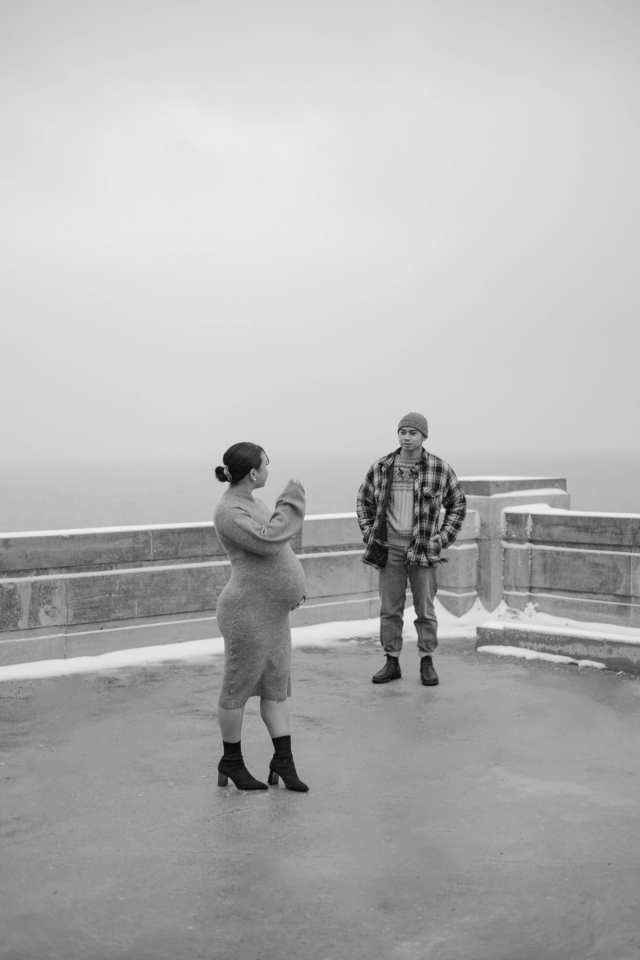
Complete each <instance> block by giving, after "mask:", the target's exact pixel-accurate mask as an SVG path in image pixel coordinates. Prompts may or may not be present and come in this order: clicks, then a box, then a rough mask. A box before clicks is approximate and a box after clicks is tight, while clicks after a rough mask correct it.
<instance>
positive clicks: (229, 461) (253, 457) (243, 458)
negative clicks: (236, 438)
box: [216, 442, 268, 483]
mask: <svg viewBox="0 0 640 960" xmlns="http://www.w3.org/2000/svg"><path fill="white" fill-rule="evenodd" d="M263 454H264V450H263V449H262V447H259V446H258V444H257V443H248V442H245V443H234V444H233V446H232V447H229V449H228V450H227V451H226V452H225V455H224V456H223V458H222V462H223V464H224V466H223V467H216V477H217V478H218V480H219V481H220V483H227V482H228V483H240V481H241V480H244V478H245V477H246V475H247V474H248V473H249V471H250V470H259V469H260V467H261V466H262V455H263ZM267 462H268V461H267Z"/></svg>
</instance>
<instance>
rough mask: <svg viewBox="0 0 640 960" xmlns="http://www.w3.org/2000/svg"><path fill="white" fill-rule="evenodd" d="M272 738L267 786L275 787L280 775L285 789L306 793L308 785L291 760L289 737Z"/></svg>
mask: <svg viewBox="0 0 640 960" xmlns="http://www.w3.org/2000/svg"><path fill="white" fill-rule="evenodd" d="M272 739H273V746H274V750H275V753H274V755H273V757H272V758H271V762H270V763H269V777H268V779H267V782H268V784H269V786H270V787H277V786H278V782H279V780H280V777H282V782H283V783H284V785H285V787H286V788H287V790H295V791H297V792H298V793H307V792H308V790H309V787H308V786H307V785H306V783H303V782H302V780H301V779H300V777H299V776H298V774H297V771H296V765H295V763H294V762H293V754H292V753H291V737H290V736H286V737H273V738H272Z"/></svg>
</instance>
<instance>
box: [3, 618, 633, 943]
mask: <svg viewBox="0 0 640 960" xmlns="http://www.w3.org/2000/svg"><path fill="white" fill-rule="evenodd" d="M381 662H382V660H381V655H380V649H379V646H378V645H377V644H376V643H374V642H372V641H367V642H360V643H357V644H344V645H341V646H339V647H336V648H332V649H326V648H308V649H296V650H294V664H293V697H294V700H293V704H294V715H295V720H294V731H295V732H294V748H295V756H296V760H297V762H298V767H299V771H300V774H301V776H302V777H303V779H305V780H306V781H307V782H308V783H309V784H310V787H311V792H310V793H309V794H307V795H298V794H293V793H289V792H288V791H286V790H284V789H282V787H280V788H275V789H274V788H271V789H269V791H268V793H258V794H247V793H240V792H238V791H237V790H235V788H233V787H229V788H226V789H220V788H218V787H217V786H216V778H215V764H216V762H217V759H218V756H219V735H218V730H217V724H216V720H215V704H216V698H217V691H218V688H219V682H220V673H221V668H222V658H221V657H213V658H211V659H209V660H208V661H207V662H202V663H168V664H162V665H155V666H147V667H143V668H140V667H139V668H129V669H126V670H125V669H123V670H118V671H116V672H112V673H96V674H92V675H87V676H79V677H73V678H58V679H51V680H41V681H21V682H13V683H4V684H2V686H1V687H0V716H1V718H2V720H4V721H5V722H4V723H3V730H4V733H3V740H2V745H1V749H0V753H1V754H2V755H1V756H0V762H1V763H2V766H0V776H1V777H2V779H3V812H2V834H1V836H2V839H1V847H0V850H1V858H2V866H3V869H2V880H1V886H0V927H1V928H2V931H3V937H2V943H1V944H0V957H2V958H5V960H35V958H46V960H121V958H134V960H196V958H207V960H214V958H215V960H282V958H284V957H291V958H296V960H298V958H300V960H472V958H473V960H565V958H566V960H577V958H580V960H612V958H622V957H625V958H626V957H630V956H635V955H636V953H637V952H638V949H639V947H638V944H640V940H638V935H637V929H638V925H637V889H638V882H639V880H640V830H639V829H638V827H639V825H640V824H639V821H640V814H639V812H638V802H637V798H638V775H637V770H638V768H639V766H640V764H639V760H640V756H639V754H640V745H639V741H638V736H637V721H638V713H639V712H640V682H639V681H638V680H637V679H635V678H632V677H629V676H619V675H616V674H614V673H611V672H609V671H591V670H581V671H578V670H577V669H575V668H569V667H554V666H552V665H551V664H547V663H541V662H533V663H531V662H526V663H525V662H522V661H517V662H516V661H512V660H507V659H504V660H503V659H502V658H500V659H496V658H487V657H484V656H483V655H482V654H477V653H476V652H475V651H474V649H473V637H472V636H471V635H470V636H469V638H468V639H465V640H456V641H453V640H448V641H445V642H443V644H442V645H441V648H440V651H439V653H438V657H437V666H438V669H439V673H440V676H441V685H440V686H439V687H436V688H425V687H422V686H420V683H419V679H418V674H417V656H416V650H415V644H407V645H406V648H405V651H404V653H403V659H402V666H403V672H404V675H403V678H402V680H401V681H398V682H395V683H392V684H388V685H387V686H383V687H376V686H374V685H373V684H371V682H370V678H371V675H372V673H373V672H374V671H375V670H376V669H377V668H378V667H379V666H380V665H381ZM243 744H244V752H245V757H246V759H247V763H248V766H249V768H250V769H251V770H252V772H254V773H255V775H257V776H263V777H264V776H265V775H266V772H267V764H268V760H269V757H270V742H269V740H268V737H267V734H266V731H265V729H264V727H263V726H262V723H261V721H260V720H259V717H258V715H257V701H255V700H253V701H250V707H249V709H248V711H247V717H246V721H245V730H244V736H243Z"/></svg>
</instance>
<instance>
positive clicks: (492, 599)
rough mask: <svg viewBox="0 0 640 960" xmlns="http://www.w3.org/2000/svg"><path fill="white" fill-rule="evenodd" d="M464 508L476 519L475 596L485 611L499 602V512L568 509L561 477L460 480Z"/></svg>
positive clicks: (567, 499) (500, 522) (500, 547)
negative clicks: (523, 508)
mask: <svg viewBox="0 0 640 960" xmlns="http://www.w3.org/2000/svg"><path fill="white" fill-rule="evenodd" d="M461 483H462V487H463V489H464V492H465V495H466V497H467V507H468V508H469V510H475V511H476V512H477V514H478V517H479V532H478V595H479V597H480V600H481V601H482V603H483V605H484V606H485V607H486V608H487V610H495V609H496V607H497V606H498V604H499V603H500V601H501V600H502V549H503V546H502V513H503V511H504V510H505V509H509V507H519V506H522V505H525V504H547V505H548V506H552V507H561V508H568V507H569V506H570V497H569V494H568V493H567V482H566V480H564V479H562V478H561V477H463V478H461Z"/></svg>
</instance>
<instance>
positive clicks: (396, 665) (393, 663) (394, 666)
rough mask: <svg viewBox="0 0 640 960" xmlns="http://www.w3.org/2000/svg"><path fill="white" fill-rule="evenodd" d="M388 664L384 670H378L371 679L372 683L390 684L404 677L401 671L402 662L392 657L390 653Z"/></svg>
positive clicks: (387, 655) (388, 654)
mask: <svg viewBox="0 0 640 960" xmlns="http://www.w3.org/2000/svg"><path fill="white" fill-rule="evenodd" d="M386 657H387V662H386V663H385V665H384V667H383V668H382V670H378V672H377V673H374V675H373V677H372V678H371V682H372V683H389V680H399V679H400V677H401V676H402V671H401V670H400V661H399V660H398V658H397V657H392V656H391V654H390V653H387V654H386Z"/></svg>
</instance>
